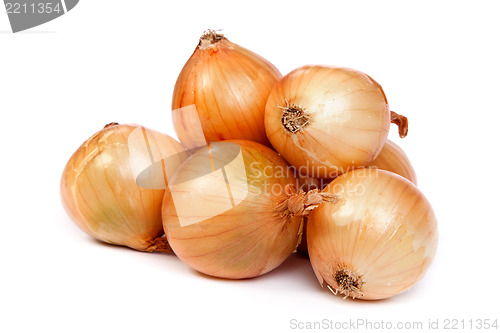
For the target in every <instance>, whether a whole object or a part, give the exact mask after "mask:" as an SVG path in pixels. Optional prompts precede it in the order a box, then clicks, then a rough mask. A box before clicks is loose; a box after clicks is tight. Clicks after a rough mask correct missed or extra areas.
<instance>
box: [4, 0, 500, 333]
mask: <svg viewBox="0 0 500 333" xmlns="http://www.w3.org/2000/svg"><path fill="white" fill-rule="evenodd" d="M174 3H175V4H174ZM498 9H499V8H498V6H496V2H494V1H474V2H473V1H469V2H460V1H453V2H447V1H440V2H437V1H433V2H431V1H429V2H427V1H413V2H410V1H376V2H375V1H369V2H359V1H328V2H326V1H325V2H319V1H318V2H316V1H302V2H294V1H283V2H272V1H264V2H258V1H249V2H245V3H244V4H241V3H240V2H238V1H215V2H214V1H200V2H187V1H186V2H183V1H176V2H169V1H161V0H156V1H154V0H144V1H124V0H106V1H91V0H82V1H81V2H80V3H79V4H78V5H77V6H76V7H75V8H74V9H73V10H72V11H71V12H69V13H68V14H66V15H64V16H63V17H61V18H58V19H56V20H54V21H52V22H49V23H47V24H45V25H42V26H39V27H36V28H34V29H31V30H29V31H26V32H23V33H18V34H12V33H11V32H9V30H10V26H9V23H8V19H7V15H6V14H3V13H0V112H1V113H0V114H1V117H0V124H1V125H2V127H1V129H0V145H1V156H2V157H1V164H0V168H1V169H0V171H1V173H0V175H1V177H2V180H1V182H0V193H1V209H0V221H1V223H2V227H1V231H0V246H1V251H0V255H1V266H0V267H1V269H0V270H1V273H0V291H1V292H0V305H1V310H0V331H2V332H28V331H29V332H182V331H188V330H189V331H193V332H195V331H204V332H229V331H231V332H236V331H238V332H239V331H248V332H256V331H265V332H286V331H297V330H293V329H291V325H290V320H292V319H296V320H298V321H302V322H304V321H318V320H322V319H329V320H330V319H331V320H334V321H348V320H349V319H358V318H366V319H370V320H372V321H381V320H384V321H386V322H387V321H392V322H396V321H404V320H410V321H423V323H424V327H427V322H428V320H429V319H440V320H441V322H440V324H441V325H442V324H443V323H444V320H445V319H452V318H457V319H460V320H461V319H465V320H468V319H478V318H483V319H486V318H490V319H495V318H498V319H500V318H499V317H498V299H499V298H500V291H499V289H500V288H499V286H498V285H499V283H498V274H499V270H498V263H497V260H498V259H497V258H496V257H497V256H498V254H499V252H500V251H499V243H500V241H499V233H500V219H499V216H498V213H497V212H498V207H499V199H500V195H499V193H498V188H499V186H500V183H499V179H498V165H497V163H498V161H499V159H498V144H499V143H500V140H499V139H498V131H499V130H498V121H499V117H498V113H499V111H500V107H499V96H500V89H499V88H500V79H499V78H500V65H499V59H500V51H499V48H498V45H499V43H498V38H499V32H500V23H499V20H498V12H499V11H498ZM2 11H3V8H2ZM207 28H215V29H219V28H221V29H224V32H225V33H226V35H227V36H228V38H229V39H230V40H232V41H233V42H235V43H238V44H240V45H242V46H244V47H246V48H249V49H251V50H253V51H254V52H257V53H259V54H261V55H262V56H264V57H265V58H267V59H268V60H270V61H271V62H272V63H274V64H275V65H276V66H277V67H278V68H279V69H280V71H281V72H282V73H283V74H286V73H287V72H289V71H291V70H292V69H294V68H296V67H299V66H301V65H304V64H308V63H312V64H331V65H340V66H346V67H353V68H356V69H359V70H361V71H364V72H366V73H367V74H369V75H370V76H372V77H373V78H375V79H376V80H377V81H378V82H379V83H380V84H381V85H382V86H383V87H384V89H385V91H386V94H387V97H388V100H389V103H390V105H391V108H392V109H393V110H395V111H397V112H399V113H402V114H404V115H406V116H407V117H408V118H409V120H410V131H409V135H408V137H407V138H406V139H404V140H401V139H399V138H397V133H396V132H397V131H396V128H395V126H394V125H393V126H392V128H391V134H390V138H391V139H392V140H394V141H395V142H397V143H398V144H399V145H400V146H401V147H403V149H404V150H405V151H406V152H407V154H408V156H409V157H410V159H411V160H412V162H413V165H414V167H415V169H416V171H417V174H418V181H419V187H420V189H421V190H422V191H423V192H424V193H425V194H426V196H427V198H428V199H429V200H430V202H431V203H432V204H433V206H434V209H435V212H436V215H437V217H438V221H439V230H440V243H439V248H438V252H437V256H436V258H435V261H434V263H433V265H432V266H431V268H430V270H429V271H428V273H427V275H426V277H425V278H424V279H423V280H422V281H421V282H419V283H418V284H417V285H415V287H414V288H412V289H411V290H410V291H408V292H406V293H404V294H402V295H400V296H397V297H394V298H392V299H389V300H385V301H377V302H367V301H351V300H343V299H342V298H341V297H335V296H333V295H331V294H330V293H329V292H328V291H326V290H323V289H321V288H320V286H319V284H318V282H317V281H316V279H315V277H314V274H313V271H312V269H311V267H310V265H309V262H308V260H307V259H304V258H302V257H299V256H296V255H293V256H292V257H290V258H289V259H288V260H287V261H286V262H285V263H284V264H283V265H282V266H281V267H279V268H278V269H276V270H275V271H273V272H271V273H269V274H267V275H265V276H262V277H260V278H256V279H252V280H244V281H225V280H220V279H214V278H208V277H206V276H202V275H200V274H198V273H196V272H194V271H193V270H191V269H190V268H188V267H187V266H185V265H184V264H183V263H182V262H180V261H179V260H178V259H177V258H176V257H175V256H173V255H162V254H146V253H139V252H136V251H132V250H129V249H126V248H120V247H114V246H107V245H103V244H100V243H98V242H96V241H93V240H92V239H90V238H89V237H88V236H87V235H86V234H84V233H83V232H81V231H80V230H79V229H78V228H77V227H76V226H75V225H74V224H73V223H72V222H71V220H70V219H69V218H68V217H67V215H66V213H65V212H64V210H63V208H62V205H61V202H60V198H59V180H60V176H61V173H62V170H63V168H64V166H65V163H66V162H67V160H68V159H69V157H70V156H71V154H72V153H73V152H74V151H75V150H76V149H77V148H78V146H79V145H80V144H81V143H82V142H83V141H84V140H85V139H87V138H88V137H89V136H90V135H92V134H93V133H94V132H96V131H97V130H99V129H101V128H102V127H103V126H104V125H105V124H106V123H109V122H112V121H117V122H120V123H127V122H133V123H139V124H142V125H145V126H148V127H151V128H154V129H157V130H160V131H164V132H167V133H170V134H173V130H172V126H171V123H170V103H171V95H172V91H173V86H174V84H175V80H176V78H177V75H178V73H179V72H180V70H181V68H182V66H183V65H184V63H185V62H186V61H187V59H188V58H189V56H190V55H191V53H192V51H193V50H194V48H195V46H196V44H197V39H198V37H199V35H200V34H201V32H203V30H205V29H207ZM495 316H496V317H495ZM499 325H500V322H499ZM441 327H442V326H441ZM345 331H347V330H345Z"/></svg>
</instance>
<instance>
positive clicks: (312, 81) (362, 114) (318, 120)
mask: <svg viewBox="0 0 500 333" xmlns="http://www.w3.org/2000/svg"><path fill="white" fill-rule="evenodd" d="M390 123H391V112H390V110H389V105H388V103H387V98H386V96H385V93H384V91H383V90H382V87H381V86H380V85H379V84H378V83H377V82H376V81H375V80H373V79H372V78H371V77H369V76H368V75H366V74H364V73H362V72H360V71H357V70H354V69H350V68H343V67H329V66H319V65H315V66H311V65H309V66H304V67H300V68H298V69H295V70H293V71H292V72H290V73H289V74H287V75H286V76H284V77H283V78H282V79H281V80H279V81H278V83H277V84H276V85H275V86H274V88H273V90H272V91H271V94H270V96H269V99H268V101H267V104H266V114H265V127H266V133H267V136H268V138H269V141H270V142H271V144H272V145H273V147H274V148H275V149H276V151H277V152H278V153H280V154H281V155H282V156H283V157H284V158H285V159H286V160H287V161H288V162H289V163H290V164H292V165H293V166H295V167H297V168H301V167H302V168H307V169H308V170H309V176H310V177H315V178H335V177H336V176H337V175H339V174H342V173H344V172H347V171H350V170H353V169H354V168H356V167H359V166H364V165H367V164H368V163H370V162H372V161H373V160H374V159H375V158H376V157H377V155H378V154H379V152H380V150H381V149H382V147H383V146H384V143H385V141H386V138H387V135H388V132H389V126H390Z"/></svg>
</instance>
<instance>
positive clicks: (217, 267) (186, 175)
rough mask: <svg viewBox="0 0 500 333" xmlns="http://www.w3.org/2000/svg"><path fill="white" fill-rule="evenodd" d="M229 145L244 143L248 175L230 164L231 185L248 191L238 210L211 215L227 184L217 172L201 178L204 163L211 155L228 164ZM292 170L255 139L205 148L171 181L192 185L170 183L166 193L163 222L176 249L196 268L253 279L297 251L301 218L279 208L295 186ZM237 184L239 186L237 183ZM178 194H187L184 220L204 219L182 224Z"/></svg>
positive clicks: (194, 155)
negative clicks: (170, 185)
mask: <svg viewBox="0 0 500 333" xmlns="http://www.w3.org/2000/svg"><path fill="white" fill-rule="evenodd" d="M228 144H232V145H233V146H236V147H239V149H240V150H241V155H242V157H243V160H244V165H245V168H244V169H243V171H242V172H243V174H241V173H240V172H239V170H235V169H234V168H233V167H231V166H229V167H226V168H225V169H226V175H227V177H228V183H229V184H231V189H232V190H233V191H239V190H241V189H242V188H243V187H244V186H245V185H244V184H247V185H248V194H247V195H246V196H245V197H244V199H243V201H241V202H240V203H238V204H237V205H235V206H233V208H231V209H229V210H227V211H224V212H214V213H213V214H212V213H211V205H213V206H214V207H217V205H218V204H220V203H221V202H222V201H223V200H225V199H224V198H223V197H222V196H220V197H219V196H218V195H217V193H224V191H225V190H226V184H224V182H222V184H221V183H220V179H219V178H217V177H218V176H217V172H212V173H209V174H206V175H204V176H203V177H200V176H199V174H203V173H204V172H203V171H202V170H201V171H200V165H202V164H204V163H205V162H204V159H206V158H207V156H212V157H213V159H214V160H215V164H218V163H219V164H220V162H221V161H222V165H226V164H228V163H227V162H228V161H226V160H224V159H225V158H226V156H225V149H226V148H225V147H226V146H225V145H228ZM287 170H288V165H287V163H286V162H285V161H284V160H283V159H282V158H281V157H280V156H279V155H278V154H277V153H276V152H274V151H272V150H271V149H269V148H267V147H265V146H263V145H261V144H259V143H255V142H251V141H246V140H228V141H224V142H216V143H213V144H210V146H208V147H205V148H202V149H200V150H199V151H198V152H196V153H195V154H193V155H192V156H191V157H190V158H189V159H188V160H187V161H186V162H185V163H184V164H183V165H182V166H181V167H180V168H179V169H178V171H177V172H176V173H175V175H174V177H173V179H172V182H173V184H176V183H178V182H181V183H182V181H184V179H189V180H191V183H189V186H187V187H183V188H180V189H179V190H176V188H175V187H173V188H172V187H171V188H170V192H169V193H166V195H165V200H164V203H163V223H164V227H165V232H166V234H167V237H168V241H169V244H170V246H171V247H172V250H173V251H174V252H175V254H176V255H177V256H178V257H179V258H180V259H181V260H182V261H183V262H184V263H186V264H187V265H189V266H190V267H191V268H193V269H195V270H197V271H199V272H202V273H204V274H207V275H211V276H215V277H221V278H229V279H243V278H252V277H256V276H259V275H262V274H265V273H267V272H269V271H271V270H272V269H274V268H276V267H277V266H278V265H279V264H281V263H282V262H283V261H284V260H285V259H286V258H287V257H288V256H289V255H290V254H291V253H292V252H293V251H294V250H295V248H296V246H297V243H298V238H299V234H300V233H301V227H302V226H301V217H300V216H295V217H290V216H289V217H287V216H281V214H279V213H278V212H277V210H276V207H277V204H278V203H279V202H280V201H282V200H283V199H284V198H286V197H287V195H286V193H285V188H286V187H287V186H289V188H293V189H294V188H295V179H294V175H293V173H290V172H288V171H287ZM282 171H285V172H284V173H283V172H282ZM220 172H221V171H219V175H220ZM245 176H246V177H247V179H246V180H245ZM238 182H239V184H240V185H241V186H240V188H237V186H235V185H234V183H238ZM242 182H243V183H242ZM272 188H274V190H273V189H272ZM221 191H222V192H221ZM233 193H234V192H233ZM176 195H181V196H182V195H184V196H188V197H187V202H188V205H187V206H188V207H186V210H185V213H181V214H184V216H182V218H188V217H186V216H185V215H188V214H192V215H196V216H195V217H197V218H199V220H200V221H201V222H198V223H191V224H189V225H186V226H181V223H180V219H179V216H181V214H179V215H178V212H179V206H177V205H175V204H174V200H173V197H174V196H176ZM191 198H193V199H194V198H199V199H198V200H196V201H194V200H193V201H191ZM190 202H192V207H191V209H189V203H190ZM214 209H216V208H214ZM207 211H208V213H206V212H207ZM203 212H205V213H203ZM202 214H205V215H203V216H200V215H202ZM215 214H218V215H217V216H214V215H215Z"/></svg>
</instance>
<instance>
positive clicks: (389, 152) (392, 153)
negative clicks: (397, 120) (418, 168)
mask: <svg viewBox="0 0 500 333" xmlns="http://www.w3.org/2000/svg"><path fill="white" fill-rule="evenodd" d="M368 167H376V168H378V169H382V170H387V171H390V172H394V173H397V174H398V175H400V176H402V177H404V178H406V179H408V180H409V181H411V182H412V183H413V184H415V185H417V174H416V172H415V169H413V166H412V165H411V163H410V160H409V159H408V156H407V155H406V153H405V152H404V151H403V149H401V147H399V146H398V145H397V144H395V143H394V142H392V141H390V140H387V141H386V142H385V145H384V148H382V151H380V154H378V156H377V158H376V159H375V160H374V161H373V162H371V163H370V164H369V165H368Z"/></svg>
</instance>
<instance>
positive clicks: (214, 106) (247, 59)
mask: <svg viewBox="0 0 500 333" xmlns="http://www.w3.org/2000/svg"><path fill="white" fill-rule="evenodd" d="M280 77H281V74H280V72H279V71H278V70H277V69H276V67H274V66H273V65H272V64H271V63H270V62H269V61H267V60H266V59H264V58H262V57H261V56H259V55H257V54H255V53H253V52H251V51H249V50H247V49H245V48H243V47H241V46H239V45H237V44H234V43H232V42H230V41H229V40H228V39H227V38H226V37H224V36H223V35H221V34H218V33H216V32H215V31H213V30H209V31H207V32H205V33H204V34H203V36H201V38H200V42H199V44H198V46H197V47H196V49H195V51H194V52H193V54H192V55H191V58H189V60H188V61H187V63H186V64H185V65H184V68H183V69H182V71H181V73H180V75H179V78H178V79H177V83H176V84H175V89H174V94H173V100H172V110H173V111H174V112H173V113H172V119H173V123H174V127H175V131H176V133H177V136H178V137H179V139H180V140H181V143H182V144H184V145H185V146H189V147H193V146H196V145H195V144H193V143H192V142H191V141H192V140H193V134H192V130H193V127H192V126H191V124H192V123H193V119H190V118H189V116H190V115H191V114H188V115H184V114H183V112H182V110H183V108H188V107H193V106H194V107H195V108H196V111H197V113H198V116H199V119H200V121H201V127H202V129H203V133H204V134H205V138H206V141H207V142H214V141H221V140H226V139H246V140H252V141H256V142H260V143H262V144H265V145H269V141H268V140H267V137H266V133H265V129H264V111H265V106H266V101H267V97H268V96H269V92H270V91H271V89H272V87H273V86H274V84H275V83H276V81H277V80H278V79H279V78H280ZM178 109H180V111H181V112H176V111H177V110H178ZM194 121H197V119H195V120H194ZM194 137H196V135H195V136H194Z"/></svg>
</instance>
